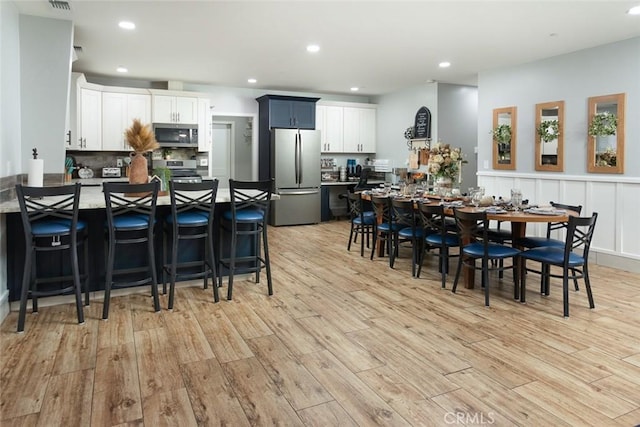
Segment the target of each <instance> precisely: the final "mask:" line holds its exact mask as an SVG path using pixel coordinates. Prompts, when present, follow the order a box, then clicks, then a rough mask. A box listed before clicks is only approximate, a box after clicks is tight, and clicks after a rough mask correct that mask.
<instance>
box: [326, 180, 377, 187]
mask: <svg viewBox="0 0 640 427" xmlns="http://www.w3.org/2000/svg"><path fill="white" fill-rule="evenodd" d="M357 183H358V181H357V180H356V181H322V182H321V183H320V185H331V186H334V185H335V186H338V185H356V184H357ZM367 184H369V185H378V184H384V181H380V180H375V179H370V180H369V181H367Z"/></svg>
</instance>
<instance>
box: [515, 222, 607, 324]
mask: <svg viewBox="0 0 640 427" xmlns="http://www.w3.org/2000/svg"><path fill="white" fill-rule="evenodd" d="M597 219H598V213H597V212H594V213H593V214H592V215H591V216H590V217H577V216H570V217H569V221H568V222H567V233H566V238H565V241H564V244H563V245H562V246H541V247H537V248H532V249H529V250H526V251H523V252H521V253H520V260H521V269H520V286H521V289H520V301H521V302H525V300H526V285H527V282H526V280H527V273H528V272H535V273H538V274H540V275H541V276H542V278H543V288H544V295H549V285H550V279H551V278H552V277H556V278H562V301H563V310H564V317H569V279H573V280H577V279H584V284H585V287H586V289H587V297H588V299H589V307H590V308H594V307H595V305H594V302H593V294H592V292H591V283H590V281H589V249H590V248H591V239H592V238H593V232H594V230H595V227H596V220H597ZM577 249H581V253H578V252H576V250H577ZM529 260H530V261H537V262H539V263H540V264H541V269H540V270H538V271H536V270H533V269H528V268H527V261H529ZM551 266H558V267H561V268H562V274H561V275H558V274H552V273H551Z"/></svg>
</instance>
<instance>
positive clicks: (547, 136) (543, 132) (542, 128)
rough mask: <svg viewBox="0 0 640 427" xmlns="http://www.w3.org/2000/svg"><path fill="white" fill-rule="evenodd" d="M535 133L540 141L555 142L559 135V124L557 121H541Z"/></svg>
mask: <svg viewBox="0 0 640 427" xmlns="http://www.w3.org/2000/svg"><path fill="white" fill-rule="evenodd" d="M537 132H538V136H540V141H543V142H551V141H555V140H556V139H558V135H560V123H559V122H558V121H557V120H543V121H541V122H540V124H539V125H538V129H537Z"/></svg>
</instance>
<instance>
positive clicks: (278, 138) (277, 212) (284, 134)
mask: <svg viewBox="0 0 640 427" xmlns="http://www.w3.org/2000/svg"><path fill="white" fill-rule="evenodd" d="M271 173H272V174H273V177H274V180H275V193H276V194H278V195H279V196H280V199H279V200H274V201H273V202H272V204H271V220H270V224H271V225H298V224H315V223H318V222H320V131H319V130H300V129H271Z"/></svg>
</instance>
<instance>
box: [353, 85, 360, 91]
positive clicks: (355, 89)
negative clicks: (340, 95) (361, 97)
mask: <svg viewBox="0 0 640 427" xmlns="http://www.w3.org/2000/svg"><path fill="white" fill-rule="evenodd" d="M359 90H360V88H359V87H357V86H354V87H352V88H351V92H357V91H359Z"/></svg>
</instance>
